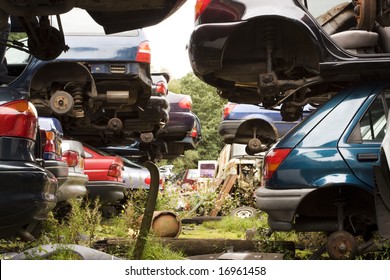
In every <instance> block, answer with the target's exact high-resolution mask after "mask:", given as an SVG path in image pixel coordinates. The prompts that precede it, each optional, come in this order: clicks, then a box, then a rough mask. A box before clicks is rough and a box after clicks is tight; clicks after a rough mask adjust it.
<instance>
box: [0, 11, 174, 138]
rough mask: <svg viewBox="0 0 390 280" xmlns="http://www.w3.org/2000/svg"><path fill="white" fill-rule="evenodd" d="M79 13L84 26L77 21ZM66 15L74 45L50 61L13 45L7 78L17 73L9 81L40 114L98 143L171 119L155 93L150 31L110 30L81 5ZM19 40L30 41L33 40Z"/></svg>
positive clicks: (145, 133) (148, 131)
mask: <svg viewBox="0 0 390 280" xmlns="http://www.w3.org/2000/svg"><path fill="white" fill-rule="evenodd" d="M75 17H77V18H78V19H79V20H80V21H82V22H83V27H80V26H75V25H74V20H73V19H74V18H75ZM88 19H89V20H88ZM62 20H63V26H64V29H65V31H66V32H65V41H66V43H67V44H68V46H69V50H67V51H66V52H63V53H61V55H60V56H58V57H57V58H56V59H54V60H51V61H44V60H39V59H37V58H35V57H32V56H31V55H29V54H28V53H25V52H23V51H21V50H20V47H19V48H17V49H15V48H10V49H8V50H7V52H6V60H7V61H6V62H7V63H6V69H7V71H8V77H7V78H10V77H13V78H14V80H13V81H12V82H10V83H8V85H9V86H10V87H13V88H15V89H17V90H19V91H21V92H25V93H28V94H29V98H30V100H31V102H32V103H33V104H34V105H35V107H36V108H37V110H38V114H39V116H45V117H55V118H57V119H58V120H59V121H60V122H61V124H62V127H63V130H64V135H65V136H67V137H72V138H75V139H77V140H79V141H82V142H86V143H89V144H91V145H95V146H100V145H102V144H104V145H107V144H127V143H128V142H129V139H130V138H131V139H133V138H134V139H137V140H139V139H141V140H144V139H146V140H148V139H150V138H153V135H154V134H155V133H156V132H157V131H158V130H159V129H160V128H161V127H163V126H164V125H165V124H166V122H167V121H168V107H169V104H168V101H167V100H166V98H165V97H164V96H158V95H154V94H153V93H152V81H151V74H150V62H151V50H150V46H149V41H148V38H147V36H146V34H145V32H144V31H143V30H142V29H136V30H130V31H126V32H122V33H115V34H110V35H105V34H104V32H103V30H102V27H101V26H99V25H98V24H96V23H95V22H94V21H93V20H92V18H90V16H89V15H88V14H87V13H86V12H85V11H83V10H79V9H77V10H72V11H71V12H69V13H67V14H64V15H62ZM11 31H12V26H11ZM18 43H19V46H24V45H25V44H27V43H28V40H27V39H22V40H20V41H19V42H18ZM3 76H6V75H3ZM0 78H1V77H0ZM0 81H1V80H0ZM6 82H8V81H6ZM146 140H145V141H146Z"/></svg>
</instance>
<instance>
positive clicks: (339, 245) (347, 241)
mask: <svg viewBox="0 0 390 280" xmlns="http://www.w3.org/2000/svg"><path fill="white" fill-rule="evenodd" d="M326 246H327V247H326V250H327V252H328V254H329V257H330V258H332V259H335V260H351V259H354V258H355V256H356V254H357V249H358V248H357V244H356V240H355V237H354V236H353V235H352V234H350V233H349V232H347V231H343V230H339V231H336V232H334V233H332V234H331V235H330V236H329V238H328V242H327V245H326Z"/></svg>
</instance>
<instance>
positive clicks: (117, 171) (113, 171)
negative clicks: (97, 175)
mask: <svg viewBox="0 0 390 280" xmlns="http://www.w3.org/2000/svg"><path fill="white" fill-rule="evenodd" d="M107 175H108V176H110V177H115V178H118V177H120V176H121V175H122V168H121V167H120V166H119V165H118V164H111V166H110V168H109V169H108V173H107Z"/></svg>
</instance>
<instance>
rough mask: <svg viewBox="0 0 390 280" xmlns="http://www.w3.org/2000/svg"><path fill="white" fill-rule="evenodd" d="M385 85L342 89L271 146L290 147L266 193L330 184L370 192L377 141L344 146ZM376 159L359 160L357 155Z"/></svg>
mask: <svg viewBox="0 0 390 280" xmlns="http://www.w3.org/2000/svg"><path fill="white" fill-rule="evenodd" d="M388 86H390V84H389V83H379V84H378V83H368V84H361V85H356V86H354V87H351V88H349V89H346V90H343V91H342V92H340V93H338V94H337V95H336V96H335V97H333V98H332V99H331V100H330V101H329V102H328V103H326V104H324V105H323V106H322V107H320V108H319V109H317V111H316V112H314V113H313V114H312V115H311V116H309V117H308V118H307V119H306V120H305V121H303V122H301V123H300V124H299V125H297V126H296V127H294V128H293V129H292V130H291V131H290V132H289V133H287V134H286V135H285V136H284V137H283V138H282V139H281V140H280V141H279V142H278V143H277V144H276V145H275V146H274V148H292V151H291V152H290V154H289V155H288V156H287V157H286V159H285V160H284V161H283V162H282V164H281V165H280V166H279V168H278V169H277V170H276V171H275V173H274V174H273V176H272V178H271V179H270V180H269V181H267V182H266V187H267V188H271V189H299V188H312V187H322V186H327V185H332V184H337V185H350V186H356V187H359V188H362V189H365V190H367V191H369V192H372V191H373V187H374V174H373V168H372V166H373V164H377V163H378V162H379V152H380V145H381V142H380V141H367V142H363V143H353V142H351V141H349V142H348V137H350V136H351V134H352V132H353V129H354V128H355V126H356V125H357V124H358V122H359V121H360V120H361V118H362V116H363V115H364V113H365V112H366V110H367V109H368V108H369V106H370V105H371V103H372V102H373V100H374V99H375V98H376V97H377V95H378V94H379V93H380V92H381V91H382V90H383V88H385V87H388ZM362 154H363V155H364V154H371V155H374V156H375V155H377V156H378V157H377V159H376V160H375V159H373V160H366V161H359V160H357V157H358V155H362Z"/></svg>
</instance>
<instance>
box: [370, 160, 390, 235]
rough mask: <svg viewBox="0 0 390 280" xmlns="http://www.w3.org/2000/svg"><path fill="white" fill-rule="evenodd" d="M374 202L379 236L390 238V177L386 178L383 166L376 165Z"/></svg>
mask: <svg viewBox="0 0 390 280" xmlns="http://www.w3.org/2000/svg"><path fill="white" fill-rule="evenodd" d="M373 168H374V174H375V186H374V200H375V210H376V219H377V225H378V231H379V234H380V235H381V236H382V237H384V238H390V184H389V182H390V177H389V176H387V177H386V176H385V174H384V172H383V170H382V168H381V166H379V165H374V166H373Z"/></svg>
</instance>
